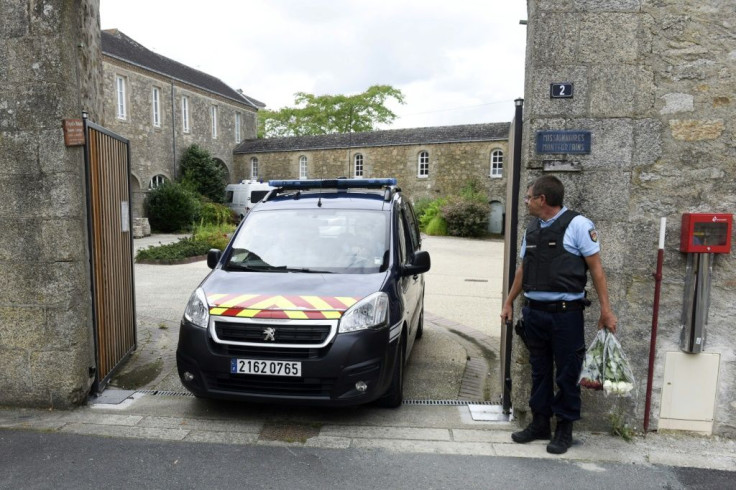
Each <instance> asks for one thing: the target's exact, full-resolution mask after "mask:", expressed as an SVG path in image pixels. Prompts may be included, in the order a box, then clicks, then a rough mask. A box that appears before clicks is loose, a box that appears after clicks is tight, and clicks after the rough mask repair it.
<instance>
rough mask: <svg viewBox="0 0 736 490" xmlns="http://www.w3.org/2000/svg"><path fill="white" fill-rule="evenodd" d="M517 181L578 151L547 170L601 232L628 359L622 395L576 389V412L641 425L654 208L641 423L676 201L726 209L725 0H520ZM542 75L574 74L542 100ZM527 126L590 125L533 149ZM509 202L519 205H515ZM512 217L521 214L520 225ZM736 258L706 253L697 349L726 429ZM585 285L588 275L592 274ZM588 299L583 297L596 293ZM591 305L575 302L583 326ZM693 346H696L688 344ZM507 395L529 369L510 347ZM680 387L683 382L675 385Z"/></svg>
mask: <svg viewBox="0 0 736 490" xmlns="http://www.w3.org/2000/svg"><path fill="white" fill-rule="evenodd" d="M527 4H528V13H529V19H528V33H527V64H526V82H525V83H526V86H525V107H524V109H525V110H524V123H525V127H524V132H525V134H524V144H523V168H522V178H521V182H522V187H524V186H525V185H526V184H527V183H529V182H531V181H532V180H533V179H534V178H535V177H537V176H539V175H541V174H542V173H544V172H545V170H544V160H547V159H562V160H567V161H568V162H575V163H576V164H579V169H580V171H577V172H556V173H555V175H557V176H558V177H559V178H560V179H561V180H562V181H563V182H564V183H565V185H566V190H567V197H566V205H567V206H569V207H571V208H574V209H577V210H579V211H581V212H583V213H584V214H586V215H587V216H588V217H590V218H591V219H592V220H593V221H594V222H595V223H596V225H597V228H598V231H599V235H600V237H601V247H602V259H603V265H604V268H605V269H606V271H607V274H608V280H609V290H610V296H611V300H612V303H613V307H614V309H615V311H616V313H617V315H618V317H619V334H618V337H619V339H620V341H621V343H622V344H623V347H624V349H625V350H626V352H627V353H628V355H629V356H630V358H631V360H632V361H633V365H634V374H635V376H636V378H637V381H638V385H637V388H636V391H635V393H634V395H635V396H634V397H633V398H632V399H627V400H623V401H622V400H616V399H607V398H604V397H603V396H602V395H601V394H600V393H584V399H583V405H584V407H583V424H585V425H587V426H589V427H599V428H603V427H604V426H607V425H608V424H609V414H611V413H614V412H622V413H623V414H624V415H625V416H626V417H627V419H628V421H629V423H631V425H632V426H634V427H635V428H638V429H641V427H642V421H643V419H644V409H645V392H646V385H647V383H646V380H647V373H648V356H649V340H650V332H651V326H652V306H653V300H654V279H653V276H652V273H653V272H654V270H655V268H656V258H657V243H658V231H659V224H660V218H661V217H665V218H667V237H666V243H665V260H664V271H663V283H662V294H661V304H660V311H659V322H658V326H659V332H658V337H657V338H658V342H657V346H656V352H657V354H656V358H655V367H654V373H653V377H654V382H653V390H652V391H653V394H652V398H651V403H652V409H651V424H650V429H656V428H657V423H658V420H659V414H660V409H661V402H662V391H663V384H664V373H665V366H664V361H665V354H666V353H667V352H678V351H679V338H680V323H681V322H680V315H681V312H682V308H683V291H684V275H685V267H686V255H685V254H683V253H680V252H679V239H680V219H681V216H682V213H685V212H720V213H733V212H734V210H735V209H736V193H734V182H735V179H736V144H735V143H734V129H735V126H736V117H734V116H735V112H736V111H735V104H736V100H735V99H734V94H735V93H736V77H735V76H734V73H736V31H735V30H734V26H736V5H734V3H733V2H731V1H723V0H703V1H699V2H691V1H689V0H671V1H662V0H606V1H599V0H567V1H558V0H528V2H527ZM551 82H574V84H575V85H574V88H575V95H574V98H572V99H551V98H550V95H549V94H550V92H549V91H550V85H549V84H550V83H551ZM539 130H590V131H592V151H591V153H590V154H587V155H581V156H572V155H540V154H537V153H536V151H535V139H534V138H535V134H536V132H537V131H539ZM520 207H521V211H520V215H521V216H525V212H526V210H525V209H524V206H523V203H522V204H521V206H520ZM523 225H524V223H523V222H521V223H520V224H519V229H520V232H521V228H522V227H523ZM735 273H736V260H734V256H733V255H720V256H717V257H716V258H715V265H714V273H713V282H712V291H711V305H710V315H709V325H708V327H707V331H708V337H707V344H706V352H708V353H717V354H719V355H720V365H719V370H720V372H719V374H718V389H717V394H716V405H715V413H714V420H713V432H714V433H716V434H720V435H726V436H735V435H736V394H735V393H736V353H735V351H734V346H735V345H736V321H735V320H734V318H735V317H736V304H735V303H734V302H733V297H734V295H733V286H734V284H736V278H735V277H736V276H735ZM590 289H591V290H592V289H593V288H592V286H591V287H590ZM595 303H596V302H595V300H594V305H595ZM597 318H598V309H597V306H595V307H593V308H591V309H590V310H588V312H587V314H586V324H587V325H588V327H587V332H586V338H587V339H588V340H590V339H592V337H593V335H594V333H595V325H596V324H597ZM696 355H697V354H696ZM514 358H515V359H516V363H515V364H514V395H513V403H514V406H515V408H516V409H517V412H518V413H521V412H523V411H524V409H525V408H527V405H526V403H527V398H528V393H529V371H528V365H527V364H526V362H525V353H524V352H523V350H522V349H516V348H515V356H514ZM685 389H689V387H685Z"/></svg>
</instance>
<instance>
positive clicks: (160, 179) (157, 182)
mask: <svg viewBox="0 0 736 490" xmlns="http://www.w3.org/2000/svg"><path fill="white" fill-rule="evenodd" d="M168 180H169V179H167V178H166V176H165V175H161V174H158V175H154V176H153V177H151V181H150V182H149V183H148V188H149V189H155V188H157V187H160V186H161V185H163V184H164V183H165V182H168Z"/></svg>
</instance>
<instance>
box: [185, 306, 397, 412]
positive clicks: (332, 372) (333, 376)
mask: <svg viewBox="0 0 736 490" xmlns="http://www.w3.org/2000/svg"><path fill="white" fill-rule="evenodd" d="M397 345H398V342H396V341H394V342H389V330H388V328H382V329H379V330H362V331H359V332H351V333H338V334H337V335H335V336H334V338H333V339H332V340H331V341H330V343H329V344H327V345H326V346H324V347H321V348H299V349H294V348H266V347H257V346H256V347H253V346H251V347H240V346H233V345H225V344H222V343H217V342H215V341H214V340H213V338H212V336H211V335H210V333H209V330H206V329H203V328H201V327H197V326H195V325H193V324H191V323H190V322H188V321H186V320H183V321H182V323H181V328H180V332H179V345H178V347H177V351H176V361H177V368H178V371H179V377H180V379H181V382H182V384H183V385H184V386H185V387H186V388H187V389H188V390H189V391H191V392H192V393H193V394H194V395H195V396H199V397H205V398H220V399H232V400H244V401H252V402H265V403H287V404H288V403H291V404H300V405H323V406H349V405H360V404H364V403H369V402H372V401H374V400H376V399H378V398H380V397H381V396H382V395H383V394H384V393H385V392H386V390H387V389H388V387H389V385H390V383H391V372H392V370H393V366H394V362H396V359H397V358H398V356H397V350H398V349H397ZM234 359H248V360H277V361H289V362H291V361H293V362H299V363H301V375H300V376H298V377H292V376H271V375H253V374H236V373H232V372H231V364H232V362H233V360H234Z"/></svg>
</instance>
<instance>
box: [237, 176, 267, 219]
mask: <svg viewBox="0 0 736 490" xmlns="http://www.w3.org/2000/svg"><path fill="white" fill-rule="evenodd" d="M271 189H273V188H272V187H271V186H270V185H268V184H266V183H265V182H259V181H257V180H243V181H242V182H240V183H239V184H228V185H227V186H225V205H226V206H227V207H229V208H230V209H232V210H233V212H235V214H237V215H238V217H239V218H240V219H243V217H244V216H245V215H246V214H248V212H249V211H250V210H251V208H252V207H253V206H255V205H256V204H257V203H258V201H260V200H261V199H263V198H264V197H266V194H268V192H269V191H270V190H271Z"/></svg>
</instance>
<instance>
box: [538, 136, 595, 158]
mask: <svg viewBox="0 0 736 490" xmlns="http://www.w3.org/2000/svg"><path fill="white" fill-rule="evenodd" d="M537 153H590V131H537Z"/></svg>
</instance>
